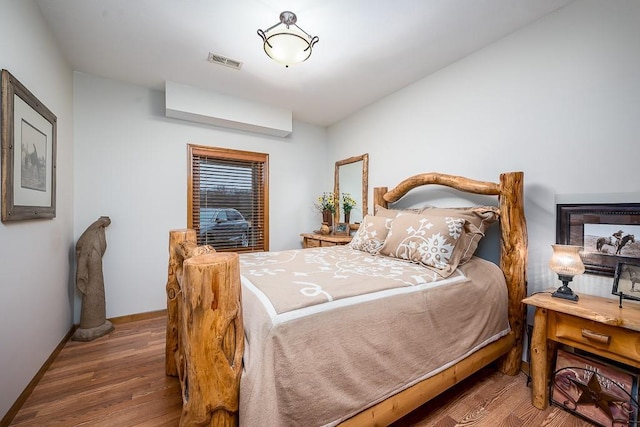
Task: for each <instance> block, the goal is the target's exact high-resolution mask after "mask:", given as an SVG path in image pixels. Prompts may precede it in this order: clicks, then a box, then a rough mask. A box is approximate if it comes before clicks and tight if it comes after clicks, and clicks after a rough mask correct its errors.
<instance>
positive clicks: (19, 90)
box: [0, 70, 57, 222]
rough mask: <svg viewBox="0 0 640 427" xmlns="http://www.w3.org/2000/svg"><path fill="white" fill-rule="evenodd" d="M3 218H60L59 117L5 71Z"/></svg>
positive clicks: (1, 126) (0, 125)
mask: <svg viewBox="0 0 640 427" xmlns="http://www.w3.org/2000/svg"><path fill="white" fill-rule="evenodd" d="M1 87H2V114H1V115H0V129H1V130H0V132H1V134H0V139H1V143H2V222H7V221H20V220H28V219H39V218H55V216H56V131H57V124H56V123H57V119H56V116H55V115H54V114H53V113H52V112H51V111H50V110H49V109H48V108H47V107H46V106H44V105H43V104H42V103H41V102H40V101H39V100H38V99H37V98H36V97H35V96H34V95H33V94H32V93H31V92H30V91H29V90H28V89H27V88H26V87H25V86H23V85H22V84H21V83H20V82H19V81H18V80H17V79H16V78H15V77H14V76H13V75H11V73H9V71H7V70H2V86H1Z"/></svg>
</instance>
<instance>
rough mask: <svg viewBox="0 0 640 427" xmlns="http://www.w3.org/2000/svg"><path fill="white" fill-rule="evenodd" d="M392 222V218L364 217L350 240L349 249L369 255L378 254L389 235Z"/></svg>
mask: <svg viewBox="0 0 640 427" xmlns="http://www.w3.org/2000/svg"><path fill="white" fill-rule="evenodd" d="M392 221H393V218H384V217H380V216H372V215H366V216H365V217H364V219H363V220H362V223H361V224H360V227H359V228H358V231H357V232H356V234H354V236H353V239H351V242H350V243H349V247H351V248H352V249H357V250H359V251H363V252H369V253H370V254H376V253H378V250H380V248H381V247H382V244H383V243H384V239H385V238H386V237H387V233H389V229H390V228H391V222H392Z"/></svg>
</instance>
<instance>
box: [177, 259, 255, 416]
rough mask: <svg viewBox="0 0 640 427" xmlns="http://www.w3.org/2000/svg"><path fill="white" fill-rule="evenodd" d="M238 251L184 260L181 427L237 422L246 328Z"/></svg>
mask: <svg viewBox="0 0 640 427" xmlns="http://www.w3.org/2000/svg"><path fill="white" fill-rule="evenodd" d="M240 292H241V291H240V262H239V257H238V254H237V253H234V252H224V253H211V254H205V255H200V256H195V257H192V258H189V259H187V260H186V261H185V262H184V274H183V277H182V298H181V299H180V305H181V312H182V318H181V322H180V323H181V324H180V337H181V340H180V341H181V342H180V346H181V350H182V353H183V355H184V359H183V360H181V362H182V363H183V366H180V367H179V372H180V382H181V385H182V401H183V405H182V417H181V418H180V426H194V425H199V426H203V425H207V426H216V427H232V426H237V425H238V410H239V401H240V375H241V374H242V355H243V352H244V327H243V322H242V305H241V294H240Z"/></svg>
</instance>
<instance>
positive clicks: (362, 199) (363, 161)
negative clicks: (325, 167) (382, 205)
mask: <svg viewBox="0 0 640 427" xmlns="http://www.w3.org/2000/svg"><path fill="white" fill-rule="evenodd" d="M356 177H357V178H356ZM341 189H342V190H341ZM358 190H359V191H358ZM340 191H343V192H347V193H349V194H350V195H351V197H353V198H354V199H355V201H356V203H357V205H356V208H357V209H358V210H359V211H360V213H362V216H361V217H360V215H357V216H355V215H353V214H352V219H351V222H360V221H362V219H363V218H364V217H365V216H366V215H367V213H368V194H369V154H368V153H365V154H363V155H361V156H354V157H349V158H348V159H344V160H338V161H337V162H336V168H335V173H334V178H333V194H334V197H335V198H336V206H337V209H336V213H335V218H334V219H335V221H334V222H335V223H336V224H337V223H339V222H340V218H341V216H342V197H341V194H340ZM354 219H355V221H354ZM356 228H357V227H356Z"/></svg>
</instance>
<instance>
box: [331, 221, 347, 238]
mask: <svg viewBox="0 0 640 427" xmlns="http://www.w3.org/2000/svg"><path fill="white" fill-rule="evenodd" d="M350 232H351V229H350V227H349V224H348V223H346V222H339V223H337V224H336V225H335V226H334V227H333V234H335V235H337V236H348V235H349V233H350Z"/></svg>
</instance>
